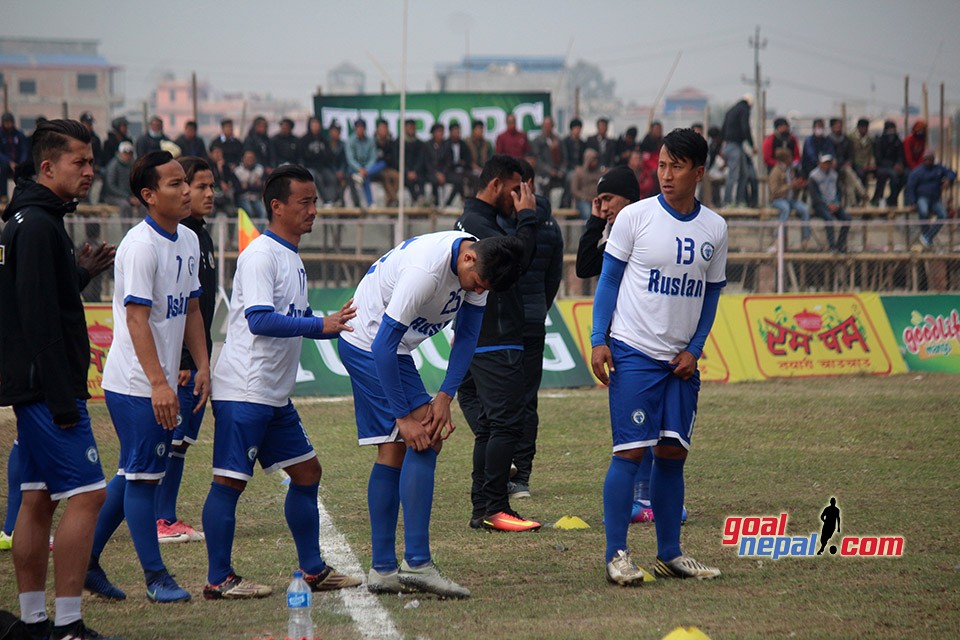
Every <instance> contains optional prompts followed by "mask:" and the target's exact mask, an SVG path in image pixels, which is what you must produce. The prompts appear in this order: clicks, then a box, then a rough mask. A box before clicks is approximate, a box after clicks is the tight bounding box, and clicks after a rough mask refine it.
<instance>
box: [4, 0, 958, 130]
mask: <svg viewBox="0 0 960 640" xmlns="http://www.w3.org/2000/svg"><path fill="white" fill-rule="evenodd" d="M402 7H403V3H402V1H401V0H343V1H341V2H329V1H325V0H281V1H279V2H269V1H248V0H227V1H225V2H212V1H210V0H207V1H204V0H192V1H191V0H155V1H153V2H142V1H140V0H84V1H83V2H67V1H66V0H58V1H52V0H3V9H2V11H0V13H2V20H0V34H2V35H5V36H31V37H79V38H95V39H98V40H99V41H100V42H101V46H100V52H101V53H102V54H103V55H104V56H105V57H106V58H107V59H108V60H110V62H112V63H114V64H117V65H121V66H123V67H125V69H126V72H125V84H126V95H127V99H128V102H133V103H136V102H137V101H139V100H141V99H143V98H145V97H146V96H147V95H148V94H149V92H150V91H151V89H152V88H153V87H154V86H155V82H156V80H157V78H158V77H159V76H160V75H161V74H162V73H163V72H164V71H168V70H169V71H173V72H174V73H175V74H176V75H177V76H178V77H182V78H189V75H190V72H191V71H192V70H195V71H197V73H198V75H199V78H200V79H201V80H205V81H208V82H210V83H211V84H212V85H213V87H214V88H215V89H220V90H227V91H259V92H262V93H267V92H269V93H272V94H273V95H275V96H278V97H289V98H295V99H298V100H300V101H302V102H303V103H304V104H309V101H310V96H311V95H312V94H313V92H314V90H315V88H316V86H317V85H322V84H324V83H325V81H326V72H327V70H328V69H330V68H331V67H334V66H336V65H338V64H340V63H341V62H343V61H345V60H346V61H350V62H351V63H353V64H355V65H357V66H359V67H361V68H362V69H363V70H364V71H365V72H366V73H367V91H368V92H377V91H379V87H380V82H381V80H383V81H386V82H387V84H388V88H389V87H390V85H391V83H392V84H394V85H399V83H400V76H401V74H400V66H401V65H400V57H401V56H400V54H401V38H400V24H401V16H402ZM409 7H410V11H409V36H408V66H407V86H408V89H409V90H411V91H422V90H424V89H425V88H426V87H427V85H428V84H430V83H433V86H434V87H436V81H435V79H434V68H435V64H436V63H439V62H454V61H458V60H460V59H461V58H462V57H463V55H464V53H465V52H466V48H467V41H468V40H469V51H470V53H471V54H473V55H484V54H487V55H490V54H497V55H501V54H520V55H552V56H563V57H566V58H567V60H568V61H569V62H571V63H573V62H575V61H577V60H579V59H583V60H586V61H590V62H593V63H596V64H598V65H599V66H600V67H601V68H602V69H603V70H604V73H605V75H606V76H607V77H608V78H612V79H614V80H616V83H617V94H618V96H619V97H621V98H623V99H625V100H628V101H630V100H632V101H635V102H637V103H639V104H641V105H646V104H650V103H652V102H653V100H654V99H655V98H656V95H657V93H658V91H659V88H660V86H661V84H662V83H663V82H664V79H665V78H666V76H667V73H668V71H669V69H670V66H671V65H672V63H673V61H674V58H675V57H676V54H677V52H678V51H681V50H682V52H683V53H682V56H681V58H680V62H679V65H678V67H677V70H676V73H675V75H674V77H673V79H672V81H671V83H670V86H669V89H670V90H675V89H679V88H682V87H685V86H693V87H697V88H699V89H701V90H703V91H704V92H706V93H707V94H709V95H710V96H711V98H712V100H713V101H715V102H720V103H730V102H733V101H734V100H735V99H736V98H737V97H738V96H740V95H741V94H743V93H744V92H745V91H747V90H749V89H750V87H748V86H747V85H746V84H745V83H744V82H743V81H742V76H749V77H750V78H751V81H752V78H753V50H752V49H751V48H750V47H749V46H748V43H747V40H748V38H750V37H751V36H752V35H753V32H754V28H755V27H756V26H757V25H759V26H760V28H761V39H766V41H767V44H766V48H765V49H764V50H762V51H761V57H760V63H761V67H762V74H763V76H764V77H766V78H767V79H769V86H768V88H767V95H768V105H769V106H770V107H771V108H774V109H776V110H777V111H779V112H781V113H786V112H787V111H791V110H796V111H799V112H801V113H804V114H813V113H820V114H824V115H829V114H830V113H833V112H835V111H836V110H837V107H836V105H837V104H839V103H840V102H841V101H847V102H848V103H854V102H861V103H867V104H872V105H874V106H875V110H884V111H892V110H896V109H897V108H898V107H900V105H902V104H903V78H904V75H905V74H909V75H910V79H911V102H913V103H914V104H917V105H919V103H920V83H921V82H923V81H926V82H927V83H928V85H929V87H930V110H931V112H935V111H936V110H937V108H938V104H939V85H940V82H945V83H946V92H947V101H948V103H953V104H954V105H955V106H957V105H958V104H960V65H958V64H957V63H958V61H960V36H958V25H960V1H958V0H918V1H917V2H904V1H903V0H897V1H890V0H790V1H783V0H772V1H769V0H768V1H767V2H762V1H761V2H752V1H748V0H720V1H718V0H712V1H699V0H687V1H686V2H663V1H662V0H661V1H658V2H649V1H647V0H509V1H503V0H482V1H477V2H462V1H459V0H410V1H409ZM381 69H382V71H381Z"/></svg>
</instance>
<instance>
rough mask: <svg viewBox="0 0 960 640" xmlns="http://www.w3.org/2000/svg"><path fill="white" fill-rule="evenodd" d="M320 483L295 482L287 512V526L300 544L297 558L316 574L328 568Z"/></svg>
mask: <svg viewBox="0 0 960 640" xmlns="http://www.w3.org/2000/svg"><path fill="white" fill-rule="evenodd" d="M319 489H320V483H319V482H315V483H314V484H307V485H303V484H294V483H293V482H291V483H290V488H289V489H287V499H286V502H285V503H284V506H283V513H284V515H286V517H287V526H288V527H290V533H291V534H292V535H293V543H294V544H295V545H296V546H297V559H298V560H299V561H300V568H301V569H303V571H304V572H306V573H309V574H311V575H316V574H318V573H320V572H321V571H323V570H324V569H326V568H327V564H326V563H325V562H324V561H323V557H322V556H321V555H320V511H319V509H318V508H317V492H318V490H319Z"/></svg>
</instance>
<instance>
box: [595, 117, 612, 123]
mask: <svg viewBox="0 0 960 640" xmlns="http://www.w3.org/2000/svg"><path fill="white" fill-rule="evenodd" d="M601 122H602V123H603V124H610V119H609V118H597V124H600V123H601Z"/></svg>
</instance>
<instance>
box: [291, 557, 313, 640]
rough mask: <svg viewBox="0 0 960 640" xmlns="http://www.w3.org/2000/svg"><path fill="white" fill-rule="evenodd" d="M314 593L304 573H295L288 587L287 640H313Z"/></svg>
mask: <svg viewBox="0 0 960 640" xmlns="http://www.w3.org/2000/svg"><path fill="white" fill-rule="evenodd" d="M312 603H313V593H311V592H310V585H308V584H307V582H306V581H305V580H304V579H303V571H294V572H293V580H292V581H291V582H290V586H289V587H287V614H288V618H287V639H288V640H313V618H312V617H311V615H310V608H311V604H312Z"/></svg>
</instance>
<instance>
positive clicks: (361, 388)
mask: <svg viewBox="0 0 960 640" xmlns="http://www.w3.org/2000/svg"><path fill="white" fill-rule="evenodd" d="M337 343H338V349H339V353H340V361H341V362H342V363H343V366H344V368H346V370H347V373H349V374H350V385H351V386H352V387H353V405H354V411H355V412H356V416H357V439H358V441H359V443H360V444H361V445H368V444H382V443H384V442H396V441H398V440H400V439H401V438H400V432H399V430H398V429H397V421H396V418H394V416H393V411H391V409H390V403H389V402H388V401H387V394H386V393H385V392H384V390H383V386H382V385H381V384H380V377H379V375H378V374H377V366H376V363H375V362H374V360H373V354H372V353H370V352H369V351H364V350H363V349H358V348H357V347H355V346H353V345H352V344H350V343H348V342H347V341H346V340H337ZM398 358H399V361H400V383H401V384H402V385H403V393H404V397H405V398H406V399H407V406H408V407H409V408H410V410H411V411H413V410H414V409H416V408H417V407H419V406H421V405H424V404H430V401H431V400H433V398H432V397H431V396H430V394H429V393H427V390H426V389H425V388H424V386H423V380H421V379H420V373H419V372H417V366H416V365H415V364H414V362H413V357H411V356H409V355H401V356H398Z"/></svg>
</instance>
